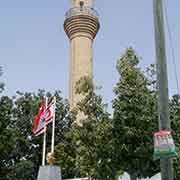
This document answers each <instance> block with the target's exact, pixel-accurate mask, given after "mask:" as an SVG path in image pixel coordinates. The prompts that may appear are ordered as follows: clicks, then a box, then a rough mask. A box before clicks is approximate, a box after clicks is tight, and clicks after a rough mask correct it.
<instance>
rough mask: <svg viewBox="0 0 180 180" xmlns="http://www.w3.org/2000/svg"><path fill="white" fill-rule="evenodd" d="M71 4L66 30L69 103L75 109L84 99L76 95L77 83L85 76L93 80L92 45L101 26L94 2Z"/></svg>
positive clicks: (88, 0)
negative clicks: (68, 45)
mask: <svg viewBox="0 0 180 180" xmlns="http://www.w3.org/2000/svg"><path fill="white" fill-rule="evenodd" d="M71 4H72V8H71V9H69V11H68V12H67V13H66V19H65V22H64V29H65V32H66V34H67V36H68V37H69V40H70V82H69V102H70V108H71V109H73V108H74V107H75V106H76V104H77V102H78V101H79V100H80V99H81V98H82V97H81V96H80V95H78V94H76V93H75V85H76V82H77V81H78V80H79V79H80V78H81V77H84V76H89V77H90V78H92V63H93V62H92V59H93V58H92V56H93V55H92V54H93V52H92V45H93V40H94V38H95V36H96V34H97V32H98V30H99V26H100V25H99V19H98V13H97V12H96V11H95V10H94V9H93V8H92V6H93V0H72V1H71Z"/></svg>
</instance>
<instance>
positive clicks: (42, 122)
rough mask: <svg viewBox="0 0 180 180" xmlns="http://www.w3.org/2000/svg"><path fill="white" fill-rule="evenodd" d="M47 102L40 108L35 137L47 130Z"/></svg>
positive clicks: (34, 131)
mask: <svg viewBox="0 0 180 180" xmlns="http://www.w3.org/2000/svg"><path fill="white" fill-rule="evenodd" d="M44 112H45V102H44V101H43V102H42V104H41V107H40V108H39V111H38V114H37V116H36V118H35V120H34V126H33V133H34V135H35V136H38V135H40V134H42V133H43V132H44V130H45V125H46V124H45V116H44Z"/></svg>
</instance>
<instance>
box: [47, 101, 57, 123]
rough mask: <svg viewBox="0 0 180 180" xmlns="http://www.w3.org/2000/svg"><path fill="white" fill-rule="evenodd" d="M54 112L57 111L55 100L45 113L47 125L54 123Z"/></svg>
mask: <svg viewBox="0 0 180 180" xmlns="http://www.w3.org/2000/svg"><path fill="white" fill-rule="evenodd" d="M54 110H55V102H54V100H52V101H51V103H50V104H49V105H48V107H47V109H46V111H45V121H46V125H48V124H49V123H51V122H52V120H53V116H54Z"/></svg>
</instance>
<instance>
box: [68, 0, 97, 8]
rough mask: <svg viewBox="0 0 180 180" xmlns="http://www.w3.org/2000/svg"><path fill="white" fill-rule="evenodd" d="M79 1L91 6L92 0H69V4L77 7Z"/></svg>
mask: <svg viewBox="0 0 180 180" xmlns="http://www.w3.org/2000/svg"><path fill="white" fill-rule="evenodd" d="M80 1H82V2H84V6H89V7H91V6H93V1H94V0H71V4H72V6H73V7H78V6H80Z"/></svg>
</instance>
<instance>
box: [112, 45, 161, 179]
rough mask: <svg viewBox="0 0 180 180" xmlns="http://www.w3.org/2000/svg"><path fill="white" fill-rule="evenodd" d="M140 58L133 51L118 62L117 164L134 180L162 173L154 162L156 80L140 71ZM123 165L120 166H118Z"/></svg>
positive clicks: (115, 119) (114, 103)
mask: <svg viewBox="0 0 180 180" xmlns="http://www.w3.org/2000/svg"><path fill="white" fill-rule="evenodd" d="M138 64H139V58H138V56H137V55H136V53H135V51H134V50H133V49H132V48H128V49H127V51H126V53H125V54H124V55H123V56H122V57H121V58H120V59H119V60H118V62H117V71H118V73H119V76H120V78H119V82H118V83H117V84H116V87H115V88H114V93H115V99H114V100H113V110H114V112H113V113H114V114H113V125H114V131H113V132H114V147H115V152H116V153H115V157H114V163H115V164H116V165H117V169H118V168H119V169H122V170H123V171H126V172H128V173H129V174H130V176H131V179H132V180H135V179H136V178H137V177H148V176H150V177H151V176H152V175H154V174H155V173H156V172H158V171H159V166H158V164H159V163H158V162H153V160H152V154H153V138H152V135H153V132H154V131H156V130H157V124H158V123H157V114H156V99H155V91H154V89H153V88H152V87H153V85H154V83H155V82H154V80H152V78H150V79H148V78H147V77H146V76H145V73H144V72H142V71H141V70H140V68H138ZM118 166H119V167H118Z"/></svg>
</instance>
